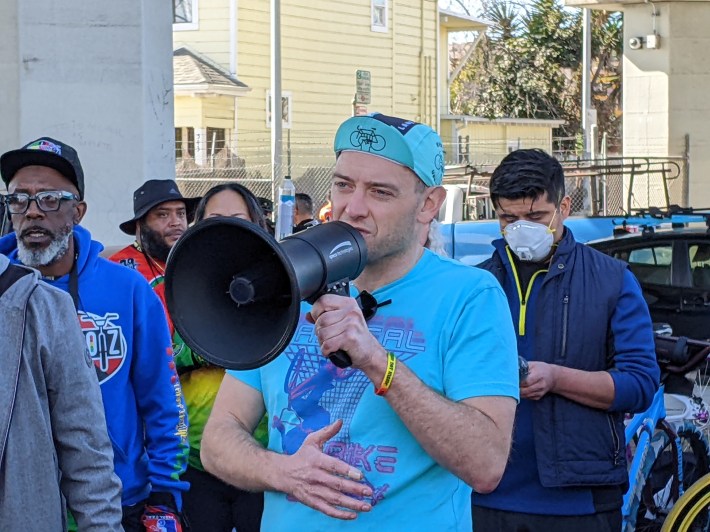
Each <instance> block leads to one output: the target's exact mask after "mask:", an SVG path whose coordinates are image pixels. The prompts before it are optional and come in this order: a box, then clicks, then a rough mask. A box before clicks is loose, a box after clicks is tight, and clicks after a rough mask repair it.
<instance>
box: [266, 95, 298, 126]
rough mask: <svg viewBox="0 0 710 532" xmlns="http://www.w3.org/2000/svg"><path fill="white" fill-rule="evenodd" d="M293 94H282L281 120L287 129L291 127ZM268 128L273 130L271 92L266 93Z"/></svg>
mask: <svg viewBox="0 0 710 532" xmlns="http://www.w3.org/2000/svg"><path fill="white" fill-rule="evenodd" d="M291 103H292V102H291V93H290V92H282V93H281V120H282V122H283V126H282V127H284V128H286V129H289V128H290V127H291V107H292V106H291ZM266 127H267V128H269V129H270V128H271V91H266Z"/></svg>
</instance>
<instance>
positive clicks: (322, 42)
mask: <svg viewBox="0 0 710 532" xmlns="http://www.w3.org/2000/svg"><path fill="white" fill-rule="evenodd" d="M237 5H238V21H237V27H238V40H237V43H238V45H237V49H238V55H237V59H236V64H237V65H238V67H237V76H238V78H239V79H240V81H242V82H244V83H246V84H247V85H248V86H249V87H250V89H251V91H250V92H249V93H248V94H247V95H245V96H244V97H240V98H239V100H238V102H237V106H238V108H237V116H238V120H237V124H236V132H237V133H236V139H237V142H238V145H239V150H240V152H241V155H242V156H244V157H245V158H246V159H247V160H248V161H247V165H249V160H251V161H252V163H253V164H255V165H259V166H264V164H265V163H266V161H268V158H269V146H270V144H269V143H270V140H269V139H270V129H269V128H267V125H266V102H267V94H268V91H269V88H270V68H271V63H270V61H271V60H270V37H269V35H270V14H269V9H270V4H269V2H266V1H264V0H238V2H237ZM199 7H200V14H199V23H200V28H199V30H198V31H185V32H175V33H174V41H175V43H176V44H178V43H184V44H188V45H190V46H192V47H193V48H195V49H196V50H197V51H199V52H202V53H204V54H206V55H208V56H209V57H210V58H211V59H213V60H215V61H216V62H218V63H220V64H221V65H222V66H223V67H225V68H228V67H229V50H228V48H229V32H228V31H223V30H216V31H215V32H214V33H213V34H212V35H206V34H207V33H209V32H208V29H209V28H210V27H211V26H210V25H212V27H216V25H217V20H221V21H224V20H229V16H228V11H229V9H228V7H229V1H228V0H200V6H199ZM370 9H371V2H370V0H347V1H341V2H333V1H331V0H312V1H307V0H282V2H281V33H282V36H281V48H282V50H281V52H282V91H283V92H284V94H290V95H291V124H290V129H289V130H286V129H285V130H284V149H285V151H287V152H288V151H289V147H290V152H291V155H292V166H294V167H299V168H300V170H299V169H297V168H295V169H294V175H298V172H299V171H300V172H302V171H304V169H306V168H308V167H309V166H311V165H325V164H332V160H333V156H332V152H330V150H329V146H330V145H331V143H332V138H333V135H334V133H335V130H336V128H337V126H338V124H340V122H342V121H343V120H344V119H345V118H347V117H348V116H351V115H352V113H353V98H354V95H355V91H356V80H355V76H356V71H357V70H368V71H370V73H371V79H372V103H370V104H368V105H367V109H368V111H370V112H373V111H380V112H383V113H385V114H396V115H399V116H403V117H406V118H411V119H415V120H418V121H424V122H427V123H430V124H432V125H435V121H436V72H437V59H436V35H437V31H436V27H437V24H438V6H437V2H436V1H435V0H417V1H412V0H390V1H389V13H388V22H389V27H388V31H387V32H386V33H379V32H373V31H371V14H370ZM220 17H221V18H220ZM205 21H211V22H206V24H207V25H206V26H205V25H203V22H205ZM219 41H221V42H219ZM422 43H424V44H422ZM180 113H182V111H180V110H178V114H180ZM316 145H318V146H320V150H319V151H318V150H316V147H315V146H316ZM323 147H325V149H323ZM316 151H318V153H315V152H316ZM262 173H263V172H262Z"/></svg>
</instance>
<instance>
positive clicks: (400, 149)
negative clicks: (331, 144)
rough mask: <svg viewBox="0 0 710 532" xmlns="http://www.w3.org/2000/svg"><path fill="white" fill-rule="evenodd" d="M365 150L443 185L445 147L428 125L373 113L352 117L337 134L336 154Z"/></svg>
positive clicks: (427, 182) (427, 183)
mask: <svg viewBox="0 0 710 532" xmlns="http://www.w3.org/2000/svg"><path fill="white" fill-rule="evenodd" d="M343 151H362V152H366V153H370V154H372V155H377V156H379V157H382V158H384V159H387V160H390V161H392V162H395V163H397V164H401V165H402V166H405V167H407V168H409V169H410V170H412V171H413V172H414V173H415V174H417V176H418V177H419V179H421V180H422V181H423V182H424V184H425V185H427V186H430V187H432V186H435V185H441V180H442V178H443V176H444V148H443V145H442V144H441V138H440V137H439V135H438V134H437V133H436V131H434V130H433V129H432V128H430V127H429V126H427V125H424V124H419V123H417V122H413V121H411V120H404V119H402V118H396V117H394V116H385V115H383V114H380V113H373V114H370V115H364V116H354V117H352V118H348V119H347V120H346V121H345V122H343V123H342V124H341V125H340V127H339V128H338V132H337V133H336V134H335V154H336V156H337V155H340V153H341V152H343Z"/></svg>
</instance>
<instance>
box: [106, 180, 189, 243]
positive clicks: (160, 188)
mask: <svg viewBox="0 0 710 532" xmlns="http://www.w3.org/2000/svg"><path fill="white" fill-rule="evenodd" d="M166 201H182V202H184V203H185V210H186V211H187V221H188V223H190V222H192V219H193V218H194V217H195V208H196V207H197V204H198V203H199V201H200V198H185V197H183V195H182V193H181V192H180V189H179V188H178V186H177V183H175V181H173V180H172V179H150V180H148V181H146V182H145V183H143V184H142V185H141V186H140V187H139V188H138V189H137V190H136V191H135V192H134V193H133V218H131V219H130V220H126V221H125V222H123V223H122V224H121V225H119V226H118V227H119V228H120V229H121V231H123V232H124V233H126V234H127V235H135V234H136V222H137V221H138V220H140V219H141V218H143V217H144V216H145V215H146V214H148V211H150V209H152V208H153V207H156V206H158V205H160V204H161V203H165V202H166Z"/></svg>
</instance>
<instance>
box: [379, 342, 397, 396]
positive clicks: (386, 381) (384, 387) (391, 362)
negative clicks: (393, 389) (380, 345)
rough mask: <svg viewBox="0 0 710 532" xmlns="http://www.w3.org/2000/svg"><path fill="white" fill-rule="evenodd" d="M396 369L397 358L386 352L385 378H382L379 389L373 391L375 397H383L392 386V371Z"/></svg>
mask: <svg viewBox="0 0 710 532" xmlns="http://www.w3.org/2000/svg"><path fill="white" fill-rule="evenodd" d="M396 368H397V357H396V356H394V354H393V353H391V352H390V351H387V369H386V370H385V376H384V377H382V383H381V384H380V387H379V388H376V389H375V393H376V394H377V395H385V394H386V393H387V391H388V390H389V389H390V386H391V385H392V380H394V370H395V369H396Z"/></svg>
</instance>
